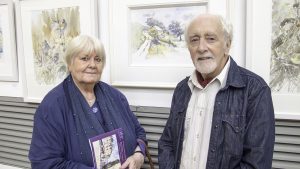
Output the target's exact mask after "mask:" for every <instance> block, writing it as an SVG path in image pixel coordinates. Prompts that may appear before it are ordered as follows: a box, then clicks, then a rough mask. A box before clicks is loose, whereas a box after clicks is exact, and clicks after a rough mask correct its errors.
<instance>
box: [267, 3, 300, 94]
mask: <svg viewBox="0 0 300 169" xmlns="http://www.w3.org/2000/svg"><path fill="white" fill-rule="evenodd" d="M272 11H273V13H272V57H271V72H270V87H271V89H272V91H275V92H278V93H295V92H297V93H299V92H300V2H299V0H285V1H282V0H273V10H272Z"/></svg>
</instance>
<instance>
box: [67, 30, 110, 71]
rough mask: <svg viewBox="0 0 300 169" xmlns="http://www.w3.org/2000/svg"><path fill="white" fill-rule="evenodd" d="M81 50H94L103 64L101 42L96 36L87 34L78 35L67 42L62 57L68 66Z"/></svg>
mask: <svg viewBox="0 0 300 169" xmlns="http://www.w3.org/2000/svg"><path fill="white" fill-rule="evenodd" d="M81 52H83V53H87V54H91V53H93V52H95V53H96V55H97V56H99V57H101V58H102V61H103V64H104V65H105V62H106V55H105V50H104V47H103V44H102V42H101V41H100V40H98V39H97V38H95V37H92V36H89V35H79V36H77V37H75V38H73V39H72V40H71V41H70V42H69V44H68V47H67V49H66V53H65V58H64V59H65V62H66V64H67V66H68V67H69V66H70V65H71V63H72V60H73V59H74V57H76V56H78V55H79V54H80V53H81Z"/></svg>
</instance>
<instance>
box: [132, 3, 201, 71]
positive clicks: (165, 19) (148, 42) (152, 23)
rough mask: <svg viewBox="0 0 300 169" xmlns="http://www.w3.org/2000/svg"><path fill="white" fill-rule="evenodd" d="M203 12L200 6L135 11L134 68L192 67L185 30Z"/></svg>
mask: <svg viewBox="0 0 300 169" xmlns="http://www.w3.org/2000/svg"><path fill="white" fill-rule="evenodd" d="M199 11H201V9H200V7H199V6H181V7H180V6H175V7H160V8H146V9H143V8H142V9H132V10H131V11H130V20H131V29H130V30H131V37H132V38H131V51H132V55H131V57H132V58H131V65H145V66H171V65H178V63H180V65H181V66H188V65H191V60H190V58H189V57H186V56H188V55H189V53H188V50H187V48H186V43H185V38H184V29H185V25H186V23H187V22H188V21H189V20H191V19H192V18H193V17H194V16H195V15H197V14H199Z"/></svg>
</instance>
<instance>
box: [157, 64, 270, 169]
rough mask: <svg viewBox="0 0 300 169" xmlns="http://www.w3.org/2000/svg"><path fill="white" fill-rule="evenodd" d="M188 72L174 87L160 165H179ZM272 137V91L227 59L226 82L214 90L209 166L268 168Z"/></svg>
mask: <svg viewBox="0 0 300 169" xmlns="http://www.w3.org/2000/svg"><path fill="white" fill-rule="evenodd" d="M188 79H189V77H187V78H185V79H184V80H182V81H181V82H180V83H179V84H178V85H177V87H176V89H175V91H174V94H173V99H172V105H171V111H170V116H169V118H168V121H167V123H166V126H165V129H164V131H163V134H162V136H161V138H160V140H159V142H158V149H159V152H158V162H159V167H160V169H179V167H180V160H181V154H182V143H183V137H184V122H185V115H186V110H187V107H188V103H189V100H190V98H191V90H190V88H189V86H188ZM274 139H275V120H274V109H273V103H272V98H271V91H270V88H269V87H268V85H267V84H266V83H265V81H264V80H263V79H262V78H261V77H259V76H257V75H256V74H254V73H252V72H250V71H248V70H246V69H244V68H242V67H239V66H238V65H237V64H236V63H235V62H234V61H233V60H232V61H231V64H230V68H229V72H228V77H227V81H226V86H225V87H224V88H222V89H221V90H220V91H219V92H218V93H217V95H216V99H215V105H214V112H213V120H212V128H211V136H210V143H209V152H208V157H207V161H206V168H207V169H246V168H247V169H250V168H251V169H270V168H271V165H272V157H273V149H274Z"/></svg>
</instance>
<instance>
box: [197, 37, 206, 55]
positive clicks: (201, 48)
mask: <svg viewBox="0 0 300 169" xmlns="http://www.w3.org/2000/svg"><path fill="white" fill-rule="evenodd" d="M197 50H198V51H199V52H200V53H204V52H206V51H207V43H206V41H205V40H204V39H200V41H199V45H198V48H197Z"/></svg>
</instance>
